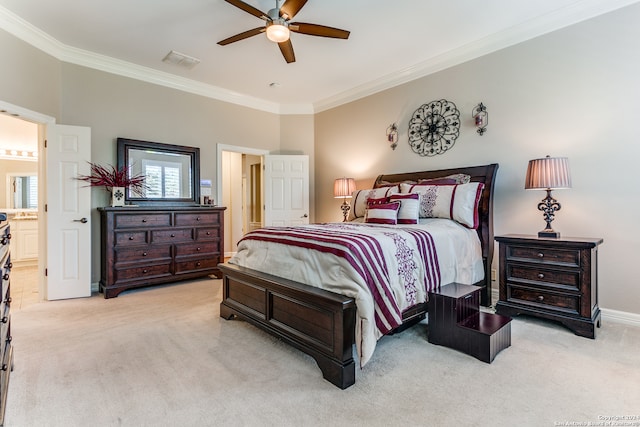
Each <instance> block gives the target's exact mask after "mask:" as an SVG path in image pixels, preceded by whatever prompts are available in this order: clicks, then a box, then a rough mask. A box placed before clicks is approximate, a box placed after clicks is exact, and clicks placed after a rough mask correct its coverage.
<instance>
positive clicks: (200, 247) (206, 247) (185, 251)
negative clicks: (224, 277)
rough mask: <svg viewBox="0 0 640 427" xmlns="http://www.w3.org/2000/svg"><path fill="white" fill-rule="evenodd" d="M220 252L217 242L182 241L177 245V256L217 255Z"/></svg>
mask: <svg viewBox="0 0 640 427" xmlns="http://www.w3.org/2000/svg"><path fill="white" fill-rule="evenodd" d="M219 254H220V248H219V247H218V243H217V242H215V243H214V242H202V243H182V244H179V245H176V257H183V256H190V255H201V256H202V255H207V256H217V255H219Z"/></svg>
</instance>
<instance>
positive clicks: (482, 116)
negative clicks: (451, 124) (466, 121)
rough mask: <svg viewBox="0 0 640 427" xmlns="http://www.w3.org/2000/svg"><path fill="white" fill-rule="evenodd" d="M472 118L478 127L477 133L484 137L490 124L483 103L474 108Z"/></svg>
mask: <svg viewBox="0 0 640 427" xmlns="http://www.w3.org/2000/svg"><path fill="white" fill-rule="evenodd" d="M471 116H472V117H473V120H474V123H475V125H476V128H477V129H476V132H478V134H479V135H480V136H482V135H484V133H485V131H486V130H487V125H488V124H489V113H487V107H485V105H484V104H483V103H482V102H481V103H480V104H478V105H476V106H475V107H473V111H472V112H471Z"/></svg>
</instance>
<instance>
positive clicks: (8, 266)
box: [6, 262, 13, 270]
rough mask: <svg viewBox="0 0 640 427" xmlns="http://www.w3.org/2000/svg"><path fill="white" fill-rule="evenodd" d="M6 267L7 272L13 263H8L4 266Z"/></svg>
mask: <svg viewBox="0 0 640 427" xmlns="http://www.w3.org/2000/svg"><path fill="white" fill-rule="evenodd" d="M6 267H7V268H8V269H9V270H11V267H13V263H12V262H8V263H7V265H6Z"/></svg>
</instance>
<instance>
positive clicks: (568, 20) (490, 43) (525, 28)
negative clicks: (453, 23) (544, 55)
mask: <svg viewBox="0 0 640 427" xmlns="http://www.w3.org/2000/svg"><path fill="white" fill-rule="evenodd" d="M639 1H640V0H587V1H579V2H576V3H574V4H572V5H571V6H568V7H565V8H562V9H559V10H556V11H554V12H551V13H548V14H546V15H544V16H542V17H538V18H535V19H531V20H529V21H527V22H525V23H522V24H518V25H516V26H513V27H511V28H508V29H506V30H504V31H500V32H498V33H494V34H492V35H489V36H487V37H484V38H482V39H479V40H477V41H475V42H472V43H468V44H466V45H463V46H460V47H459V48H457V49H453V50H450V51H448V52H446V53H444V54H442V55H438V56H435V57H433V58H430V59H428V60H426V61H423V62H421V63H418V64H416V65H413V66H411V67H407V68H405V69H404V70H400V71H398V72H393V73H391V74H387V75H385V76H382V77H380V78H379V79H376V80H372V81H370V82H367V83H365V84H362V85H359V86H356V87H354V88H352V89H350V90H348V91H344V92H342V93H339V94H337V95H334V96H332V97H329V98H325V99H323V100H321V101H318V102H316V103H314V104H313V107H314V111H315V112H316V113H319V112H322V111H325V110H329V109H331V108H335V107H338V106H340V105H343V104H346V103H349V102H353V101H356V100H358V99H361V98H364V97H366V96H370V95H373V94H375V93H378V92H381V91H383V90H387V89H390V88H392V87H395V86H399V85H401V84H404V83H408V82H410V81H413V80H416V79H419V78H421V77H425V76H428V75H430V74H433V73H436V72H438V71H442V70H445V69H447V68H450V67H453V66H455V65H459V64H462V63H464V62H467V61H470V60H472V59H476V58H479V57H481V56H484V55H487V54H489V53H492V52H496V51H498V50H500V49H504V48H506V47H509V46H513V45H516V44H518V43H522V42H524V41H527V40H530V39H533V38H535V37H538V36H541V35H544V34H547V33H550V32H552V31H556V30H559V29H561V28H564V27H567V26H569V25H573V24H576V23H578V22H582V21H585V20H587V19H590V18H594V17H596V16H598V15H602V14H604V13H607V12H612V11H614V10H617V9H620V8H622V7H625V6H629V5H631V4H634V3H638V2H639Z"/></svg>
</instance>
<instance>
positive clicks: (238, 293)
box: [219, 164, 498, 389]
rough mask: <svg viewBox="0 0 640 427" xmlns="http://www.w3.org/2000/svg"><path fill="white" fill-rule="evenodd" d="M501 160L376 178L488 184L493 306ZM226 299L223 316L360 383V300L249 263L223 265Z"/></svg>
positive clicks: (332, 377)
mask: <svg viewBox="0 0 640 427" xmlns="http://www.w3.org/2000/svg"><path fill="white" fill-rule="evenodd" d="M497 169H498V165H497V164H491V165H484V166H472V167H465V168H456V169H442V170H437V171H424V172H413V173H401V174H391V175H380V176H378V178H377V179H376V181H375V186H379V185H380V183H381V182H382V181H386V182H401V181H406V180H417V179H425V178H439V177H443V176H447V175H451V174H454V173H464V174H468V175H470V176H471V181H473V182H483V183H484V184H485V187H484V190H483V193H482V197H481V201H480V206H479V214H480V226H479V227H478V235H479V236H480V241H481V244H482V257H483V262H484V269H485V279H484V280H483V281H481V282H479V283H476V284H475V285H477V286H482V287H483V288H484V289H483V290H482V296H481V304H482V305H485V306H487V305H490V304H491V261H492V259H493V246H494V244H493V187H494V182H495V175H496V170H497ZM219 267H220V270H221V271H222V274H223V277H222V283H223V299H222V302H221V303H220V316H221V317H223V318H225V319H227V320H228V319H231V318H232V317H234V316H235V317H238V318H240V319H243V320H245V321H248V322H250V323H252V324H254V325H256V326H257V327H259V328H261V329H263V330H265V331H267V332H269V333H271V334H273V335H275V336H277V337H279V338H281V339H282V340H284V341H286V342H288V343H289V344H291V345H292V346H294V347H296V348H298V349H299V350H301V351H303V352H305V353H307V354H309V355H310V356H311V357H313V358H314V359H315V361H316V362H317V364H318V366H319V368H320V370H321V371H322V375H323V376H324V378H325V379H327V380H328V381H330V382H331V383H333V384H335V385H336V386H338V387H340V388H341V389H345V388H347V387H349V386H351V385H353V384H354V383H355V362H354V360H353V345H354V343H355V341H354V339H355V329H354V328H355V322H356V304H355V300H354V299H353V298H350V297H346V296H343V295H340V294H336V293H334V292H329V291H326V290H323V289H319V288H316V287H312V286H309V285H305V284H303V283H299V282H294V281H292V280H288V279H284V278H282V277H276V276H273V275H270V274H266V273H262V272H259V271H256V270H252V269H249V268H245V267H239V266H235V265H231V264H220V265H219ZM426 311H427V304H426V303H425V304H421V305H419V306H414V307H412V308H410V309H408V310H407V311H405V312H404V313H403V316H402V317H403V324H402V325H401V326H400V327H399V328H397V329H396V330H395V331H392V332H397V331H398V330H401V329H404V328H406V327H408V326H410V325H412V324H414V323H416V322H418V321H420V320H422V319H424V318H425V315H426Z"/></svg>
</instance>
